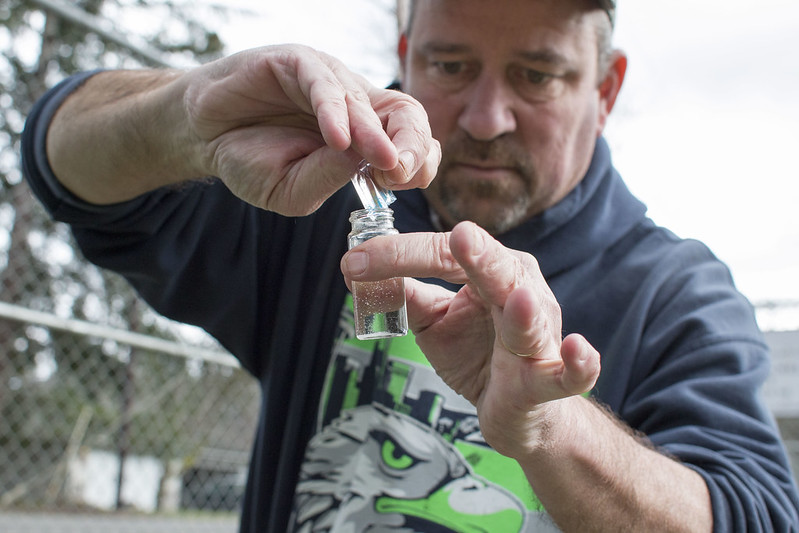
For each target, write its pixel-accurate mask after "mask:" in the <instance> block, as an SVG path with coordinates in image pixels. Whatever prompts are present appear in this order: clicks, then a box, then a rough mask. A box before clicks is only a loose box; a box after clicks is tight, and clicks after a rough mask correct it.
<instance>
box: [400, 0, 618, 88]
mask: <svg viewBox="0 0 799 533" xmlns="http://www.w3.org/2000/svg"><path fill="white" fill-rule="evenodd" d="M596 4H597V7H598V8H600V9H601V10H602V11H604V12H605V13H606V14H607V16H608V19H609V21H610V24H599V25H598V26H597V44H598V50H599V57H598V61H597V62H598V65H599V68H598V71H599V78H600V79H602V78H604V75H605V73H606V72H607V69H608V68H610V60H611V57H612V55H613V28H614V26H615V24H616V0H596ZM415 7H416V0H398V1H397V15H398V17H399V18H400V20H399V27H400V31H401V32H404V33H405V34H406V35H409V34H410V30H411V25H412V23H413V17H414V12H415V11H416V9H415Z"/></svg>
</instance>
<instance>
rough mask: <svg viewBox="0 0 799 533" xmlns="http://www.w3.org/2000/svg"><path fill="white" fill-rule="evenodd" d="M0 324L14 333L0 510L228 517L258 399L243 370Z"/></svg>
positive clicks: (3, 402)
mask: <svg viewBox="0 0 799 533" xmlns="http://www.w3.org/2000/svg"><path fill="white" fill-rule="evenodd" d="M0 311H3V312H4V314H5V315H9V314H12V312H13V311H14V309H13V308H12V307H3V308H0ZM0 322H1V324H0V325H1V326H2V329H3V330H4V332H5V333H6V334H10V335H11V336H12V338H13V339H14V342H13V345H14V349H13V350H12V351H10V352H7V356H6V357H5V360H4V362H3V367H2V377H3V381H2V387H0V512H3V511H5V512H8V511H11V510H16V511H37V512H41V511H47V512H54V511H58V512H69V513H75V512H86V511H92V512H98V511H99V512H103V511H106V512H111V511H113V512H119V511H122V512H125V513H128V514H130V513H131V512H133V513H142V512H144V513H160V514H164V515H174V514H176V513H186V512H187V511H190V512H192V513H194V515H196V514H197V513H198V512H201V513H223V516H224V515H230V516H231V517H235V514H236V512H237V510H238V507H239V500H240V497H241V493H242V490H243V487H244V484H245V480H246V469H247V465H248V460H249V449H250V446H251V443H252V436H253V431H254V427H255V424H256V420H257V416H258V406H259V401H260V397H259V394H260V393H259V389H258V386H257V384H256V383H255V382H254V380H253V379H252V378H251V377H250V376H249V375H248V374H246V373H245V372H244V371H243V370H241V369H240V368H238V367H237V366H236V365H235V364H234V363H232V362H230V361H226V360H225V359H224V358H222V357H217V358H205V359H203V358H200V357H198V356H191V348H190V347H187V348H186V354H187V355H190V357H183V356H179V355H175V354H174V353H166V352H164V351H156V350H152V349H146V348H142V347H141V346H136V345H130V344H127V345H126V344H123V343H120V342H118V341H114V340H109V339H108V338H101V337H95V336H91V337H87V336H85V335H83V334H80V333H75V332H73V331H69V330H68V329H57V328H54V327H47V326H44V325H42V323H41V322H42V321H39V323H36V322H25V321H20V320H16V319H10V318H4V319H2V320H0ZM75 324H79V323H75ZM68 325H69V324H68ZM73 325H74V324H73ZM34 343H35V344H36V346H35V347H33V346H32V344H34ZM175 346H179V345H175ZM174 351H175V350H173V352H174ZM197 351H198V352H200V353H202V352H203V351H204V350H202V349H198V350H197ZM2 521H3V518H2V516H0V522H2ZM0 529H2V528H0ZM4 531H5V529H4ZM51 531H56V530H51Z"/></svg>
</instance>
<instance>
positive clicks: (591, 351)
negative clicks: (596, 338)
mask: <svg viewBox="0 0 799 533" xmlns="http://www.w3.org/2000/svg"><path fill="white" fill-rule="evenodd" d="M561 358H562V359H563V365H564V372H563V377H562V386H563V389H564V391H565V392H567V393H568V394H572V395H574V394H583V393H585V392H588V391H590V390H591V389H593V388H594V385H596V381H597V379H598V378H599V372H600V370H601V365H600V356H599V352H597V351H596V349H595V348H594V347H593V346H591V344H590V343H589V342H588V341H587V340H586V339H585V338H584V337H583V336H582V335H579V334H576V333H573V334H571V335H569V336H567V337H566V338H565V339H563V344H562V345H561Z"/></svg>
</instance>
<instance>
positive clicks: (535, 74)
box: [522, 69, 553, 85]
mask: <svg viewBox="0 0 799 533" xmlns="http://www.w3.org/2000/svg"><path fill="white" fill-rule="evenodd" d="M522 76H523V77H524V80H525V81H526V82H528V83H532V84H533V85H541V84H543V83H546V82H547V81H549V80H551V79H552V78H553V76H552V75H551V74H546V73H544V72H541V71H540V70H533V69H524V71H523V72H522Z"/></svg>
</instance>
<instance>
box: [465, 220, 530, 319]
mask: <svg viewBox="0 0 799 533" xmlns="http://www.w3.org/2000/svg"><path fill="white" fill-rule="evenodd" d="M450 249H451V253H452V256H453V257H454V258H455V260H456V261H457V262H458V263H459V264H460V265H461V267H463V270H464V272H465V273H466V275H467V276H468V278H469V281H470V282H471V284H472V285H473V286H474V287H475V288H476V289H477V290H478V292H479V293H480V295H481V296H482V297H483V298H485V299H486V301H488V302H489V303H491V304H493V305H497V306H499V307H505V301H506V300H507V298H508V296H509V295H510V293H511V292H513V290H514V289H516V288H517V287H519V286H523V285H530V286H533V285H535V286H536V287H538V286H541V285H542V284H543V286H546V284H545V283H544V282H543V278H540V272H539V271H538V265H537V263H536V261H535V259H533V257H532V256H530V255H529V254H521V253H519V252H516V251H514V250H509V249H508V248H505V247H504V246H502V244H500V243H499V242H498V241H497V240H496V239H494V238H493V237H491V236H490V235H489V234H488V233H487V232H486V231H485V230H484V229H482V228H480V227H479V226H477V225H476V224H474V223H473V222H461V223H459V224H458V225H457V226H455V227H454V228H453V230H452V236H451V237H450ZM533 278H537V279H533ZM538 278H540V279H538ZM534 282H540V283H534ZM540 297H541V295H540V294H539V298H540Z"/></svg>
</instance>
